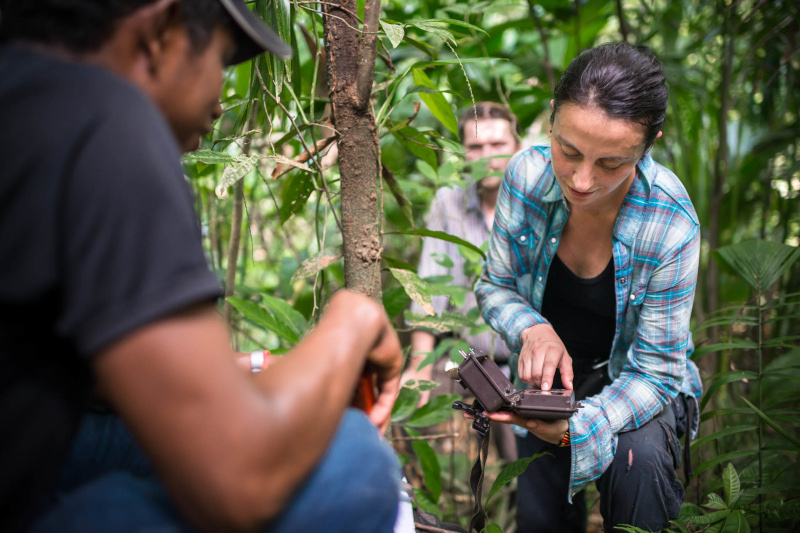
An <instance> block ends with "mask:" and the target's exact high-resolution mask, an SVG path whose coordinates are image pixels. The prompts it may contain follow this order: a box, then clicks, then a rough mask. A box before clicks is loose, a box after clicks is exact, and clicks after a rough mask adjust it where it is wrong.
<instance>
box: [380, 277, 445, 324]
mask: <svg viewBox="0 0 800 533" xmlns="http://www.w3.org/2000/svg"><path fill="white" fill-rule="evenodd" d="M389 271H390V272H391V273H392V276H394V278H395V279H396V280H397V281H399V282H400V285H402V286H403V288H404V289H405V290H406V294H408V296H409V297H410V298H411V299H412V300H414V301H415V302H416V303H417V305H419V306H420V307H421V308H422V309H423V311H425V312H426V313H428V314H429V315H434V314H436V312H435V311H434V309H433V304H432V303H431V290H432V289H433V287H431V286H430V285H429V284H427V283H426V282H424V281H423V280H422V278H420V277H419V276H417V275H416V274H415V273H414V272H411V271H409V270H401V269H399V268H389Z"/></svg>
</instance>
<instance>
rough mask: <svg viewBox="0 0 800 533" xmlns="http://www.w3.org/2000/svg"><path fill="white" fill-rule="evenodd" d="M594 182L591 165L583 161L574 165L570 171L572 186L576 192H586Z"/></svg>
mask: <svg viewBox="0 0 800 533" xmlns="http://www.w3.org/2000/svg"><path fill="white" fill-rule="evenodd" d="M593 184H594V177H593V176H592V165H591V163H589V162H588V161H584V162H582V163H580V164H579V165H576V166H575V168H574V171H573V173H572V188H573V189H575V190H576V191H578V192H588V191H589V190H591V188H592V185H593Z"/></svg>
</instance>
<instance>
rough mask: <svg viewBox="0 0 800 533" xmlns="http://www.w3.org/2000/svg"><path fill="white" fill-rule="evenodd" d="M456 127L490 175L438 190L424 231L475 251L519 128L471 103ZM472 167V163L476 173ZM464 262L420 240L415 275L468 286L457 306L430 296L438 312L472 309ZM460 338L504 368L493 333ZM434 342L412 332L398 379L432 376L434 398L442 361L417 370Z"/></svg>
mask: <svg viewBox="0 0 800 533" xmlns="http://www.w3.org/2000/svg"><path fill="white" fill-rule="evenodd" d="M476 112H477V121H476ZM458 126H459V136H460V138H461V139H462V141H463V144H464V147H465V148H466V155H465V159H466V161H467V163H468V164H469V163H473V164H474V163H476V162H478V161H481V163H483V164H485V166H486V170H488V171H489V175H487V176H486V177H483V178H482V179H480V180H479V181H477V182H475V183H472V184H471V185H470V186H469V187H467V188H466V189H461V188H449V187H446V188H442V189H439V190H438V191H437V192H436V198H435V199H434V201H433V203H432V204H431V207H430V210H429V212H428V219H427V226H426V227H427V229H429V230H434V231H443V232H445V233H449V234H451V235H454V236H456V237H460V238H461V239H464V240H465V241H468V242H471V243H472V244H475V245H476V246H479V247H480V246H481V245H483V244H484V243H485V242H486V241H488V240H489V236H490V235H491V232H492V225H493V224H494V211H495V205H496V203H497V193H498V191H499V190H500V184H501V183H502V180H503V173H504V172H505V169H506V165H507V164H508V158H509V157H511V155H513V154H514V153H516V152H518V151H519V150H520V148H521V143H520V136H519V131H520V127H519V122H518V121H517V118H516V117H515V116H514V115H513V114H512V113H511V112H509V111H508V110H507V109H506V108H505V107H503V106H501V105H499V104H496V103H493V102H480V103H478V104H476V107H475V109H473V108H469V109H467V110H466V111H465V112H464V113H463V114H462V116H461V118H460V120H459V122H458ZM477 166H478V165H474V167H475V168H476V169H477ZM442 256H448V257H449V258H450V260H451V261H452V263H453V266H452V267H446V266H443V265H442V264H441V262H437V259H439V258H440V257H442ZM465 263H466V261H465V259H464V257H463V256H462V255H461V254H459V252H458V246H457V245H456V244H453V243H450V242H447V241H443V240H440V239H433V238H426V239H424V241H423V245H422V254H421V256H420V263H419V268H418V273H419V276H420V277H422V278H427V277H431V276H442V275H447V276H451V277H452V278H453V281H452V282H451V283H452V284H453V285H459V286H464V287H469V288H470V291H469V292H467V295H466V297H465V299H464V305H462V306H460V307H455V306H453V305H452V304H450V302H449V299H448V298H447V297H446V296H433V297H432V303H433V307H434V310H435V311H436V312H437V313H441V312H443V311H454V312H457V313H459V314H463V315H466V313H467V312H468V311H469V310H470V309H473V308H475V307H476V306H477V302H476V300H475V294H474V293H473V292H472V290H471V288H472V285H473V283H474V282H475V275H474V274H473V273H470V272H467V271H465V266H466V265H465ZM411 311H412V312H413V313H415V314H418V315H419V314H423V313H424V312H423V311H422V309H421V308H420V307H419V306H417V305H416V304H412V307H411ZM460 337H461V338H462V339H463V340H464V341H466V342H467V344H469V346H470V347H471V348H473V349H474V350H475V351H476V352H482V353H486V354H489V355H491V356H492V357H493V358H494V359H495V361H496V362H497V363H498V364H499V365H504V366H505V365H506V362H507V361H508V356H509V354H510V352H509V350H508V347H506V345H505V343H504V342H503V341H502V339H501V338H500V335H498V334H497V333H496V332H495V331H493V330H491V329H489V330H488V331H485V332H483V333H480V334H477V335H470V334H469V332H467V331H464V332H461V334H460ZM436 342H437V338H436V336H434V335H433V334H432V333H430V332H428V331H425V330H416V331H414V332H412V334H411V350H412V351H411V357H410V358H409V363H408V367H407V369H406V371H405V372H404V373H403V377H402V379H401V381H402V382H403V383H405V382H407V381H408V380H411V379H416V380H420V379H422V380H431V379H433V378H434V377H435V379H434V380H435V381H438V382H440V383H443V385H442V386H439V387H437V389H434V390H433V391H432V393H433V394H434V395H435V394H441V393H443V392H444V391H445V390H449V386H450V382H449V381H450V380H449V379H448V378H447V375H446V374H445V373H444V366H445V361H444V359H442V360H440V361H437V362H435V363H434V364H433V365H428V366H425V367H423V368H421V369H420V368H419V367H420V364H421V363H422V361H423V360H424V359H425V358H426V356H427V355H428V353H430V352H431V351H432V350H433V349H434V347H435V346H436ZM445 359H446V358H445ZM506 368H507V366H506ZM430 394H431V392H427V391H426V392H422V393H421V399H420V404H423V403H426V402H427V401H428V398H429V397H430ZM496 427H497V428H498V430H497V431H495V432H494V434H495V435H497V436H498V437H497V438H498V449H499V451H500V456H501V457H502V458H503V459H504V460H506V461H512V460H514V458H515V457H516V449H515V444H514V438H513V434H512V433H511V430H510V427H508V426H502V425H496ZM501 433H502V434H501Z"/></svg>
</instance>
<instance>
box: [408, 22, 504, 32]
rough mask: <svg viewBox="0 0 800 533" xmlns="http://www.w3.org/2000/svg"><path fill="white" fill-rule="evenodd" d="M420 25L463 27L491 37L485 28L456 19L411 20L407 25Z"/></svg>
mask: <svg viewBox="0 0 800 533" xmlns="http://www.w3.org/2000/svg"><path fill="white" fill-rule="evenodd" d="M419 23H439V24H451V25H453V26H461V27H462V28H468V29H470V30H475V31H478V32H481V33H484V34H486V35H489V32H487V31H486V30H484V29H483V28H479V27H478V26H475V25H474V24H470V23H469V22H464V21H463V20H456V19H428V20H409V21H408V22H407V24H419Z"/></svg>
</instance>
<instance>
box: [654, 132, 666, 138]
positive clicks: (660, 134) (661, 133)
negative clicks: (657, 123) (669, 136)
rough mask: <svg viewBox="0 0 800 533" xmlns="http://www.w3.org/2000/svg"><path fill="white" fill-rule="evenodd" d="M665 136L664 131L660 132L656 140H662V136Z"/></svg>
mask: <svg viewBox="0 0 800 533" xmlns="http://www.w3.org/2000/svg"><path fill="white" fill-rule="evenodd" d="M663 134H664V132H663V131H659V132H658V135H656V138H655V139H654V140H658V139H660V138H661V136H662V135H663Z"/></svg>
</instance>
